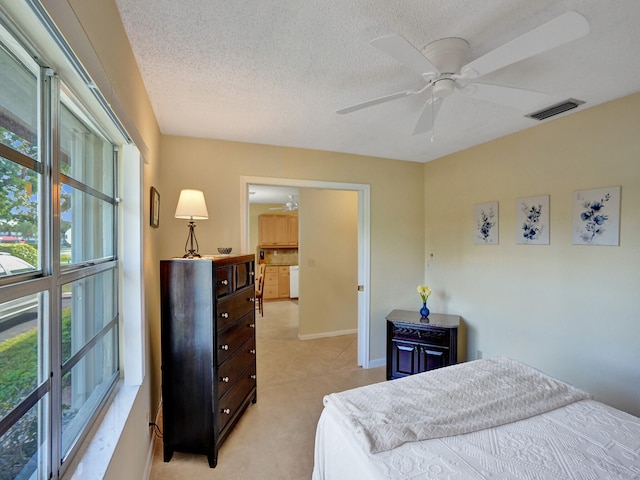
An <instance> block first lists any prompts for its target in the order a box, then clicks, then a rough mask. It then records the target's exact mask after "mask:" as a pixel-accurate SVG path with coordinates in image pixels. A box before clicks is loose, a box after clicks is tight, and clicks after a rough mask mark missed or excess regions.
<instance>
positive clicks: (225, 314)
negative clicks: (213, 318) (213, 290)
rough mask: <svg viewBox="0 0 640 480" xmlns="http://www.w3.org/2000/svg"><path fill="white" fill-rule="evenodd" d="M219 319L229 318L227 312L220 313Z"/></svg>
mask: <svg viewBox="0 0 640 480" xmlns="http://www.w3.org/2000/svg"><path fill="white" fill-rule="evenodd" d="M220 317H222V318H229V314H228V313H227V312H222V313H221V314H220Z"/></svg>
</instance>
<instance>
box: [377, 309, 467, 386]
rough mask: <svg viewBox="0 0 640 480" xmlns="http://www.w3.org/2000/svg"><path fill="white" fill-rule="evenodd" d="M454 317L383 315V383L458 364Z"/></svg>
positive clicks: (457, 321)
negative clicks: (384, 360) (384, 343)
mask: <svg viewBox="0 0 640 480" xmlns="http://www.w3.org/2000/svg"><path fill="white" fill-rule="evenodd" d="M459 326H460V317H459V316H458V315H445V314H441V313H431V314H429V317H428V318H427V319H423V318H422V317H421V316H420V313H418V312H417V311H416V312H412V311H408V310H393V311H392V312H391V313H390V314H389V315H387V380H392V379H394V378H400V377H406V376H407V375H413V374H416V373H421V372H426V371H427V370H433V369H436V368H440V367H446V366H448V365H454V364H456V363H458V328H459Z"/></svg>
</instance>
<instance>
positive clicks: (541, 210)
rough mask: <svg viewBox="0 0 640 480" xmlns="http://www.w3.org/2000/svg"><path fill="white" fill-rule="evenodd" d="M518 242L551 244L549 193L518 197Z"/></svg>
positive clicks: (521, 243)
mask: <svg viewBox="0 0 640 480" xmlns="http://www.w3.org/2000/svg"><path fill="white" fill-rule="evenodd" d="M516 244H518V245H549V195H540V196H537V197H525V198H518V199H516Z"/></svg>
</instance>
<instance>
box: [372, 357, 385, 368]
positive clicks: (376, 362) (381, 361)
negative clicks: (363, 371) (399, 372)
mask: <svg viewBox="0 0 640 480" xmlns="http://www.w3.org/2000/svg"><path fill="white" fill-rule="evenodd" d="M386 365H387V359H386V358H376V359H374V360H369V367H368V368H378V367H384V366H386Z"/></svg>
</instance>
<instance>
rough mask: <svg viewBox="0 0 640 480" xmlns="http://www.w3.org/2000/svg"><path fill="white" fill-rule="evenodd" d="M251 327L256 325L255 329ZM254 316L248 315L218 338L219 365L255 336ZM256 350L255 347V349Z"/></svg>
mask: <svg viewBox="0 0 640 480" xmlns="http://www.w3.org/2000/svg"><path fill="white" fill-rule="evenodd" d="M251 325H254V326H253V327H252V326H251ZM255 331H256V329H255V324H254V323H253V314H251V313H250V314H247V315H245V316H244V317H242V319H241V320H240V321H239V322H238V323H236V324H235V325H233V326H232V327H231V328H229V329H227V330H225V331H224V332H222V333H221V334H220V335H219V336H218V365H220V364H221V363H222V362H224V361H225V360H226V359H227V358H229V357H230V356H231V355H233V354H234V352H235V351H236V350H238V348H239V347H240V345H242V344H243V343H244V342H246V341H247V340H248V339H250V338H252V337H254V336H255ZM254 348H255V347H254Z"/></svg>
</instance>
